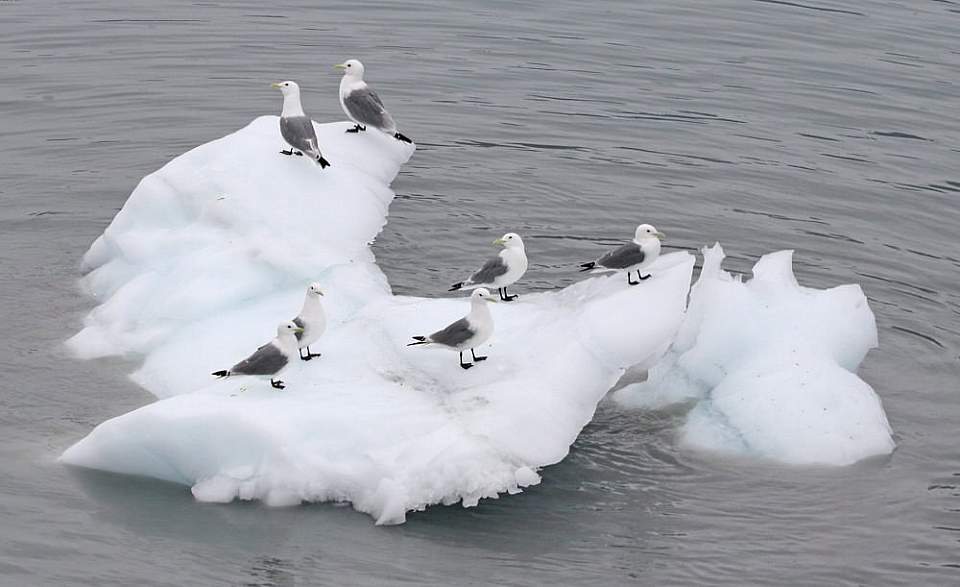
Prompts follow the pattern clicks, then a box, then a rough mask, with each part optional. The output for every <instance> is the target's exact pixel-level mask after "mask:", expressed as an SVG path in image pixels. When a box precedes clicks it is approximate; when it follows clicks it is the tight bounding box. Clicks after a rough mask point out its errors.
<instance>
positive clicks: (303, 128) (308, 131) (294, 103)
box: [271, 81, 330, 169]
mask: <svg viewBox="0 0 960 587" xmlns="http://www.w3.org/2000/svg"><path fill="white" fill-rule="evenodd" d="M271 87H274V88H278V89H279V90H280V91H281V92H282V93H283V111H281V112H280V136H282V137H283V140H285V141H286V142H287V144H288V145H290V149H288V150H281V151H280V153H281V154H282V155H297V156H303V154H304V153H306V154H307V155H309V156H310V158H311V159H313V160H314V161H315V162H316V163H317V164H318V165H320V169H323V168H324V167H329V166H330V162H329V161H327V160H326V159H324V158H323V153H321V152H320V144H319V143H318V142H317V133H316V131H315V130H314V129H313V121H312V120H310V117H309V116H307V115H306V114H305V113H304V112H303V106H301V105H300V86H298V85H297V82H291V81H285V82H279V83H274V84H271ZM294 149H297V150H294Z"/></svg>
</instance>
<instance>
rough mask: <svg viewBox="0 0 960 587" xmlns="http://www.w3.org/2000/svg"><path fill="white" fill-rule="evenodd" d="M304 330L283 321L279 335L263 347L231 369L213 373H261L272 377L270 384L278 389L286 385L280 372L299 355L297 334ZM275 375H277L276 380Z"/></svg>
mask: <svg viewBox="0 0 960 587" xmlns="http://www.w3.org/2000/svg"><path fill="white" fill-rule="evenodd" d="M302 332H303V328H301V327H299V326H297V325H296V324H294V323H293V322H292V321H290V322H281V323H280V325H279V326H277V337H276V338H275V339H273V340H271V341H270V342H268V343H267V344H265V345H263V346H262V347H260V348H258V349H257V351H256V352H255V353H253V354H252V355H250V356H249V357H247V358H246V359H244V360H242V361H240V362H239V363H237V364H236V365H234V366H233V367H230V368H229V369H224V370H222V371H214V372H213V373H212V375H214V376H216V377H221V378H223V377H230V376H231V375H259V376H261V377H270V385H271V386H273V387H275V388H276V389H283V388H284V387H286V386H285V385H284V384H283V381H280V379H279V377H280V374H281V373H282V372H283V371H284V369H286V368H287V366H288V365H289V364H290V361H292V360H293V356H294V355H295V354H296V355H299V354H300V353H299V348H298V347H299V345H298V344H297V334H300V333H302ZM274 377H277V379H276V380H274Z"/></svg>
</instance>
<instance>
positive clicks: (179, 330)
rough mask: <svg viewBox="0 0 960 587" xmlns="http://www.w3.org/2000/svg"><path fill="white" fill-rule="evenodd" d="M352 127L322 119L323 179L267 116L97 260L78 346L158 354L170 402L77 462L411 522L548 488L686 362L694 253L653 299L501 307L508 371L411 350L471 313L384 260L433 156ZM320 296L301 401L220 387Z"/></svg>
mask: <svg viewBox="0 0 960 587" xmlns="http://www.w3.org/2000/svg"><path fill="white" fill-rule="evenodd" d="M351 126H352V125H349V124H347V123H335V124H327V125H316V130H317V135H318V137H319V140H320V144H321V145H322V147H323V152H324V155H325V156H326V157H327V158H328V159H329V160H330V162H331V163H332V167H330V168H327V169H325V170H320V168H319V167H317V166H316V165H313V164H312V163H311V162H310V161H307V160H305V159H304V158H302V157H284V156H281V155H279V154H278V151H279V150H280V149H281V148H282V147H283V143H282V141H281V139H280V134H279V128H278V119H277V118H276V117H273V116H269V117H263V118H259V119H257V120H255V121H254V122H253V123H251V124H250V125H249V126H247V127H246V128H244V129H242V130H240V131H238V132H236V133H234V134H232V135H229V136H227V137H225V138H223V139H220V140H217V141H214V142H212V143H209V144H206V145H203V146H201V147H198V148H197V149H194V150H192V151H190V152H189V153H186V154H184V155H182V156H180V157H178V158H177V159H175V160H173V161H172V162H170V163H169V164H168V165H166V166H165V167H163V168H162V169H161V170H159V171H157V172H156V173H153V174H151V175H149V176H147V177H146V178H144V179H143V181H142V182H141V183H140V185H139V186H138V187H137V188H136V190H135V191H134V192H133V194H132V195H131V196H130V198H129V200H128V201H127V203H126V204H125V206H124V207H123V209H122V210H121V211H120V213H118V214H117V216H116V218H115V219H114V221H113V223H112V224H111V225H110V226H109V227H108V228H107V230H106V231H105V233H104V234H103V236H101V237H100V238H99V239H98V240H97V241H96V242H95V243H94V245H93V246H92V247H91V249H90V251H89V252H88V254H87V255H86V258H85V261H84V263H85V268H86V269H87V270H88V271H89V272H88V273H87V275H86V276H85V277H84V279H83V284H84V286H85V287H86V289H87V290H88V291H89V292H90V293H91V294H92V295H93V296H94V297H95V299H96V300H97V302H98V303H99V305H98V306H97V307H96V308H95V309H94V310H93V311H92V312H91V313H90V315H89V316H88V318H87V320H86V324H85V328H84V329H83V330H82V331H81V332H80V333H79V334H77V335H76V336H75V337H74V338H72V339H71V340H70V341H69V343H68V344H69V346H70V347H71V348H72V349H73V350H74V351H75V352H76V353H77V354H78V355H80V356H82V357H86V358H92V357H100V356H107V355H118V354H119V355H130V356H138V357H142V358H143V361H144V362H143V365H142V367H141V368H139V369H138V370H137V371H136V373H134V375H133V377H134V379H135V380H136V381H137V382H138V383H140V384H141V385H143V386H144V387H145V388H147V389H148V390H150V391H151V392H153V393H154V394H155V395H156V396H157V397H158V398H160V399H159V401H156V402H154V403H151V404H149V405H147V406H144V407H142V408H140V409H138V410H135V411H133V412H130V413H128V414H125V415H123V416H120V417H117V418H114V419H112V420H109V421H107V422H105V423H103V424H101V425H100V426H98V427H97V428H96V429H94V430H93V431H92V432H91V433H90V435H89V436H87V437H86V438H84V439H83V440H81V441H80V442H78V443H77V444H75V445H74V446H72V447H71V448H70V449H68V450H67V451H66V452H65V453H64V454H63V456H62V460H63V461H64V462H66V463H70V464H73V465H79V466H84V467H92V468H98V469H103V470H108V471H114V472H120V473H128V474H136V475H145V476H149V477H155V478H159V479H165V480H169V481H173V482H177V483H182V484H184V485H187V486H190V487H192V491H193V495H194V496H195V497H196V498H197V499H199V500H202V501H214V502H226V501H231V500H233V499H238V498H239V499H260V500H263V501H265V502H266V503H269V504H275V505H288V504H295V503H300V502H302V501H338V502H349V503H351V504H352V505H353V507H354V508H356V509H357V510H360V511H363V512H367V513H369V514H370V515H372V516H373V517H374V518H375V519H376V520H377V522H378V523H399V522H402V521H403V520H404V519H405V516H406V513H407V512H409V511H414V510H419V509H423V508H424V507H426V506H428V505H430V504H436V503H443V504H451V503H455V502H458V501H460V502H462V503H463V504H464V505H465V506H469V505H473V504H476V503H477V501H478V500H479V499H481V498H485V497H496V496H497V495H498V494H500V493H504V492H508V493H514V492H517V491H520V490H521V488H522V487H524V486H528V485H531V484H536V483H538V482H539V480H540V478H539V476H538V472H537V471H538V469H539V468H541V467H543V466H546V465H549V464H552V463H556V462H558V461H560V460H561V459H563V458H564V456H565V455H566V454H567V451H568V449H569V447H570V445H571V443H572V442H573V441H574V439H575V438H576V436H577V434H578V433H579V432H580V430H581V428H582V427H583V426H584V425H585V424H586V423H587V422H588V421H589V420H590V419H591V417H592V415H593V412H594V409H595V407H596V404H597V402H599V401H600V399H602V398H603V396H604V395H605V394H606V392H607V391H608V390H609V389H610V388H611V387H612V386H613V385H614V384H615V382H616V381H617V380H618V378H619V377H620V376H621V374H622V373H623V372H624V370H625V369H626V368H628V367H630V366H633V365H640V367H641V368H642V367H645V366H646V367H649V366H650V365H652V364H654V363H655V362H656V361H657V360H658V359H659V358H660V357H661V356H662V355H663V353H664V352H665V351H666V350H667V348H668V347H669V345H670V343H671V341H672V340H673V338H674V334H675V332H676V330H677V328H678V327H679V326H680V323H681V320H682V317H683V312H684V307H685V304H686V297H687V292H688V289H689V284H690V278H691V273H692V269H693V257H692V256H691V255H689V254H687V253H673V254H669V255H664V256H663V257H661V258H660V259H659V260H658V261H657V263H656V264H655V265H654V266H653V267H652V268H651V269H650V272H651V273H652V274H653V279H650V280H647V281H644V282H643V284H642V285H640V286H636V287H630V286H628V285H627V284H626V279H624V278H623V276H622V275H615V276H609V277H608V276H605V277H595V278H590V279H587V280H585V281H582V282H580V283H577V284H575V285H573V286H571V287H569V288H566V289H563V290H559V291H556V292H550V293H540V294H530V293H527V294H525V295H522V296H521V298H520V300H519V301H516V302H512V303H510V304H503V303H501V304H496V305H494V306H493V307H492V308H491V309H492V312H493V316H494V320H495V323H496V332H495V333H494V335H493V338H492V340H491V341H490V343H489V344H488V345H485V348H482V349H478V350H479V351H480V352H483V353H484V354H489V357H490V359H489V360H488V361H486V362H484V363H482V364H480V365H478V366H477V367H475V368H473V369H471V370H469V371H463V370H462V369H460V367H459V366H458V364H457V356H456V354H455V353H450V352H448V351H444V350H442V349H432V348H417V347H413V348H407V347H406V346H404V345H405V343H406V342H407V341H408V340H409V337H410V336H411V335H413V334H425V333H429V332H431V331H432V330H434V329H436V328H438V327H441V326H443V325H445V324H447V323H449V322H450V321H452V320H453V319H456V318H458V317H460V316H462V315H463V314H465V313H466V312H467V310H468V308H469V304H468V302H467V301H466V298H465V297H456V298H449V299H422V298H412V297H400V296H393V295H391V292H390V288H389V285H388V284H387V281H386V278H385V277H384V275H383V274H382V273H381V272H380V270H379V269H378V268H377V266H376V265H375V263H374V258H373V255H372V253H371V252H370V250H369V247H368V244H369V243H370V242H371V241H372V240H373V239H374V238H375V236H376V235H377V233H378V232H379V231H380V229H381V228H382V226H383V224H384V222H385V218H386V214H387V207H388V205H389V203H390V201H391V199H392V197H393V193H392V192H391V191H390V189H389V183H390V182H391V181H392V179H393V178H394V177H395V176H396V174H397V173H398V171H399V169H400V166H401V165H402V164H403V163H404V162H406V160H407V159H408V158H409V157H410V155H411V154H412V153H413V147H412V146H409V145H405V144H403V143H400V142H399V141H397V140H395V139H393V138H392V137H389V136H386V135H383V134H381V133H373V132H367V133H360V134H345V133H344V130H345V129H347V128H350V127H351ZM505 228H506V227H505ZM456 277H457V276H451V280H455V278H456ZM312 281H319V282H320V283H321V285H322V287H323V289H324V292H325V294H326V295H325V297H324V298H323V302H324V305H325V308H326V311H327V316H328V319H329V327H328V330H327V332H326V334H325V335H324V337H323V338H322V339H321V340H320V341H318V342H317V343H315V344H314V345H312V346H311V350H313V351H314V352H320V353H322V354H323V356H322V358H320V359H314V360H313V361H310V362H300V363H298V364H296V365H294V366H293V367H292V368H290V369H289V370H288V371H287V372H285V373H284V381H285V382H286V383H287V388H286V389H285V390H284V391H282V392H281V391H276V390H273V389H271V388H270V387H269V384H268V383H267V382H265V381H260V380H256V379H251V378H242V377H231V378H228V379H225V380H222V381H215V380H214V379H213V378H212V377H211V376H210V372H211V371H213V370H216V369H222V368H226V367H229V366H230V365H231V364H233V362H235V361H236V360H238V359H240V358H243V357H245V356H247V354H249V353H250V352H251V351H252V350H254V349H255V348H256V346H257V345H258V344H261V343H263V342H265V341H266V340H268V339H269V338H270V337H271V336H272V333H273V330H274V329H275V327H276V323H277V321H278V320H283V319H288V318H291V317H293V316H294V315H295V314H296V312H297V311H298V310H299V307H300V304H301V301H302V298H303V292H304V290H305V288H306V286H307V284H309V283H310V282H312ZM522 289H523V288H521V290H522ZM520 293H523V292H522V291H521V292H520Z"/></svg>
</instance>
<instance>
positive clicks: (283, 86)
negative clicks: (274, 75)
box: [270, 80, 300, 96]
mask: <svg viewBox="0 0 960 587" xmlns="http://www.w3.org/2000/svg"><path fill="white" fill-rule="evenodd" d="M270 87H271V88H276V89H278V90H280V92H281V93H282V94H283V95H284V96H292V95H294V94H299V93H300V86H298V85H297V82H292V81H290V80H287V81H285V82H274V83H272V84H270Z"/></svg>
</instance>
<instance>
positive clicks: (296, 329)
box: [293, 328, 303, 334]
mask: <svg viewBox="0 0 960 587" xmlns="http://www.w3.org/2000/svg"><path fill="white" fill-rule="evenodd" d="M293 331H294V332H296V333H297V334H300V333H301V332H303V328H294V329H293Z"/></svg>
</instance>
